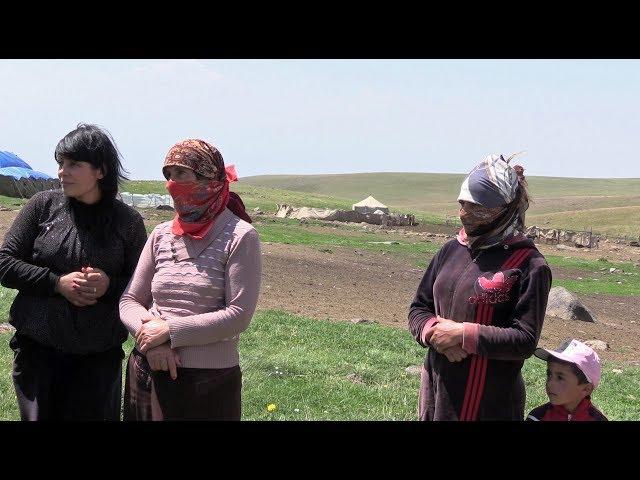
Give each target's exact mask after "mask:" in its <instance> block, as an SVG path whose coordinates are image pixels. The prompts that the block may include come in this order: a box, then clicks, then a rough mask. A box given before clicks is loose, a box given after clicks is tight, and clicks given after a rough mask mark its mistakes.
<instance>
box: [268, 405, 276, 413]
mask: <svg viewBox="0 0 640 480" xmlns="http://www.w3.org/2000/svg"><path fill="white" fill-rule="evenodd" d="M277 408H278V407H277V405H276V404H275V403H270V404H269V405H267V412H275V411H276V410H277Z"/></svg>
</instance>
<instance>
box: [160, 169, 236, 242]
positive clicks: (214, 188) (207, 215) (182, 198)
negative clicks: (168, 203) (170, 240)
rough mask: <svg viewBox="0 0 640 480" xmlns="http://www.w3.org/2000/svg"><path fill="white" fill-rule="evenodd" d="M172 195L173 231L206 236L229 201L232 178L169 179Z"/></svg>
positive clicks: (168, 187) (176, 233)
mask: <svg viewBox="0 0 640 480" xmlns="http://www.w3.org/2000/svg"><path fill="white" fill-rule="evenodd" d="M166 186H167V190H168V191H169V194H170V195H171V196H172V197H173V203H174V208H175V209H176V216H175V218H174V219H173V227H172V231H173V233H174V234H175V235H189V236H190V237H192V238H195V239H201V238H203V237H204V236H205V235H206V234H207V232H209V230H210V229H211V227H212V226H213V222H214V221H215V219H216V218H217V217H218V215H220V214H221V213H222V212H223V211H224V209H225V208H226V206H227V203H228V202H229V180H228V179H226V178H225V179H224V180H223V181H218V180H209V181H207V182H206V183H203V182H187V183H178V182H174V181H173V180H169V181H168V182H167V185H166Z"/></svg>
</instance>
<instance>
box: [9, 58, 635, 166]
mask: <svg viewBox="0 0 640 480" xmlns="http://www.w3.org/2000/svg"><path fill="white" fill-rule="evenodd" d="M0 106H1V107H2V115H0V150H5V151H11V152H14V153H16V154H17V155H19V156H20V157H21V158H23V159H24V160H25V161H27V162H28V163H29V164H31V166H32V167H33V168H34V169H36V170H40V171H43V172H45V173H48V174H50V175H55V163H54V160H53V151H54V149H55V146H56V144H57V142H58V140H60V138H62V137H63V136H64V135H65V134H66V133H67V132H69V131H70V130H72V129H74V128H75V126H76V125H77V124H78V123H79V122H88V123H96V124H99V125H101V126H104V127H105V128H107V129H108V130H109V131H110V132H111V134H112V135H113V137H114V138H115V140H116V143H117V145H118V148H119V149H120V151H121V153H122V154H123V158H124V164H125V167H126V168H127V169H128V170H129V172H130V173H131V177H132V178H134V179H161V178H162V175H161V165H162V162H163V159H164V156H165V154H166V152H167V150H168V149H169V148H170V147H171V145H173V144H174V143H176V142H177V141H179V140H182V139H185V138H203V139H205V140H207V141H209V142H211V143H213V144H214V145H216V146H217V147H218V148H219V149H220V151H221V152H222V154H223V156H224V158H225V162H226V163H228V164H231V163H234V164H235V165H236V167H237V169H238V173H239V175H240V177H242V176H249V175H266V174H313V173H352V172H384V171H387V172H388V171H403V172H451V173H465V172H467V171H469V170H470V169H471V168H472V166H473V165H474V164H475V163H477V162H478V161H480V160H481V159H482V158H483V157H484V156H485V155H486V154H489V153H511V152H514V151H520V150H526V151H527V154H526V155H524V156H522V157H519V163H522V164H523V165H524V166H525V169H526V172H525V173H526V174H527V175H545V176H564V177H635V178H637V177H640V161H638V159H637V158H636V157H637V156H638V152H640V134H639V132H640V115H639V114H638V112H640V60H480V59H476V60H462V59H459V60H400V59H396V60H347V59H343V60H266V59H264V60H187V59H183V60H131V59H129V60H35V59H32V60H0Z"/></svg>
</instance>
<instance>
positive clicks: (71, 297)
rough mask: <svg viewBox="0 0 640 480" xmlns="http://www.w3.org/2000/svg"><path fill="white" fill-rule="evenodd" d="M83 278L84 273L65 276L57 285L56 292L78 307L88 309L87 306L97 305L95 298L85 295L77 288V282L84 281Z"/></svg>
mask: <svg viewBox="0 0 640 480" xmlns="http://www.w3.org/2000/svg"><path fill="white" fill-rule="evenodd" d="M83 278H84V273H82V272H71V273H68V274H67V275H63V276H62V277H60V279H59V280H58V284H57V285H56V292H58V293H59V294H60V295H62V296H63V297H64V298H66V299H67V300H68V301H69V302H70V303H71V304H73V305H75V306H76V307H86V306H87V305H94V304H95V303H97V300H96V298H95V296H93V295H86V294H83V293H82V292H81V291H80V290H79V289H78V287H77V286H76V282H78V281H82V279H83Z"/></svg>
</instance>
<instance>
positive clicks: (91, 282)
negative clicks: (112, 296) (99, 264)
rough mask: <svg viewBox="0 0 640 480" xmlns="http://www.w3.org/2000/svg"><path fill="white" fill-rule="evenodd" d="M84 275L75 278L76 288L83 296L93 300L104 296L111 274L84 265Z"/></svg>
mask: <svg viewBox="0 0 640 480" xmlns="http://www.w3.org/2000/svg"><path fill="white" fill-rule="evenodd" d="M81 273H82V277H79V278H76V279H75V280H74V285H75V289H76V290H77V291H78V292H80V294H81V295H82V296H83V298H86V299H88V300H93V299H96V298H100V297H102V296H103V295H104V294H105V293H106V292H107V289H108V288H109V283H110V279H109V276H108V275H107V274H106V273H104V271H103V270H100V269H99V268H95V267H82V272H81Z"/></svg>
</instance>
